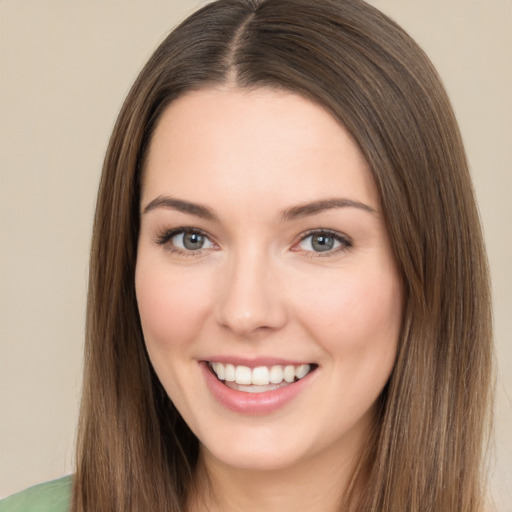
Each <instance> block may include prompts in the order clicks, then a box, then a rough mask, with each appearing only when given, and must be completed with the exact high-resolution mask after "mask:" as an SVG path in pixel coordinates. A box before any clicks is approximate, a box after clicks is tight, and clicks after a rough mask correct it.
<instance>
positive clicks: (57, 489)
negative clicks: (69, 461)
mask: <svg viewBox="0 0 512 512" xmlns="http://www.w3.org/2000/svg"><path fill="white" fill-rule="evenodd" d="M72 484H73V477H72V476H71V475H70V476H65V477H63V478H59V479H58V480H52V481H51V482H46V483H44V484H39V485H35V486H34V487H30V488H28V489H26V490H24V491H21V492H18V493H16V494H13V495H12V496H9V497H8V498H5V499H4V500H1V501H0V512H68V511H69V508H70V506H71V487H72Z"/></svg>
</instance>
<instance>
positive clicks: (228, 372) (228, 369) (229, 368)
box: [213, 363, 235, 382]
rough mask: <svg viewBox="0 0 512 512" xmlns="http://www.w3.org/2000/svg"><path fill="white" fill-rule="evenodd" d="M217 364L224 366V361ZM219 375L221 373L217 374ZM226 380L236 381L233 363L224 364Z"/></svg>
mask: <svg viewBox="0 0 512 512" xmlns="http://www.w3.org/2000/svg"><path fill="white" fill-rule="evenodd" d="M217 364H218V365H220V366H224V365H223V364H222V363H217ZM213 371H215V370H213ZM217 377H219V374H217ZM219 379H220V377H219ZM224 380H226V381H228V382H235V367H234V366H233V365H232V364H227V365H226V366H224Z"/></svg>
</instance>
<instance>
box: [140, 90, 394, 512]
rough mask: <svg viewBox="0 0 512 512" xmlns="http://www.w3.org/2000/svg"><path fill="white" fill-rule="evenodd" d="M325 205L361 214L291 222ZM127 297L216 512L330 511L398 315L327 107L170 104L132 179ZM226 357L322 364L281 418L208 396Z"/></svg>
mask: <svg viewBox="0 0 512 512" xmlns="http://www.w3.org/2000/svg"><path fill="white" fill-rule="evenodd" d="M162 197H166V198H171V199H173V200H176V199H178V200H180V201H186V202H188V203H193V204H195V205H202V206H204V207H206V208H207V209H208V214H209V215H208V216H205V211H204V210H197V209H194V210H193V209H191V208H190V207H188V208H187V210H188V211H179V210H183V208H182V207H179V208H178V209H176V207H173V206H172V205H170V204H169V201H167V204H166V203H165V201H163V202H162V201H158V198H160V199H162ZM333 199H336V200H338V199H343V200H349V201H352V202H354V203H355V202H357V204H351V203H348V205H345V206H340V204H336V206H335V207H328V208H327V207H326V203H322V204H321V205H320V206H321V207H320V211H312V210H314V209H311V208H310V209H309V210H308V211H302V212H301V214H298V213H297V208H296V207H298V206H303V205H305V204H309V203H316V202H319V201H326V200H333ZM155 200H157V201H156V202H155ZM150 204H151V206H150V207H149V208H148V205H150ZM361 204H362V205H365V206H366V207H361ZM327 205H330V206H333V203H328V204H327ZM283 212H287V213H286V214H284V213H283ZM294 213H295V215H294ZM180 228H190V229H195V230H200V232H201V233H202V234H203V236H205V238H204V244H203V247H202V248H201V249H199V250H187V249H185V248H183V247H184V246H183V245H182V242H183V236H182V235H181V234H180V233H179V232H176V231H174V232H173V235H172V236H169V234H168V233H169V231H170V230H179V229H180ZM322 230H323V231H324V232H325V230H328V231H329V232H331V233H330V236H333V235H332V232H334V233H335V235H334V237H335V238H336V237H339V238H337V239H336V242H335V243H334V245H333V248H332V249H331V250H327V251H323V252H318V251H317V250H315V247H314V246H313V245H312V241H313V239H312V238H311V231H313V235H315V234H316V235H318V234H322V233H321V232H322ZM319 232H320V233H319ZM166 233H167V236H166ZM324 234H325V233H324ZM328 234H329V233H328ZM136 292H137V300H138V305H139V311H140V316H141V321H142V328H143V332H144V337H145V341H146V346H147V349H148V353H149V356H150V359H151V361H152V364H153V366H154V368H155V370H156V373H157V375H158V377H159V379H160V380H161V382H162V384H163V386H164V388H165V389H166V391H167V393H168V394H169V396H170V398H171V399H172V400H173V402H174V404H175V405H176V407H177V408H178V410H179V411H180V413H181V414H182V415H183V417H184V419H185V420H186V422H187V423H188V425H189V426H190V428H191V429H192V431H193V432H194V433H195V434H196V435H197V437H198V439H199V441H200V446H201V448H200V463H199V469H198V475H199V476H201V475H202V476H205V475H207V477H208V480H209V481H210V483H211V489H213V493H210V494H206V495H205V496H203V497H201V499H203V500H206V502H207V504H208V506H209V507H210V509H211V510H223V511H230V510H247V511H251V510H262V508H261V507H265V508H266V510H280V511H283V510H298V509H303V510H323V511H329V510H335V509H336V505H337V503H339V500H340V497H341V495H342V492H343V488H342V487H340V482H341V485H343V483H346V482H347V479H348V477H349V474H350V471H351V470H352V469H353V467H354V462H355V460H356V458H357V456H358V453H359V451H360V450H361V448H362V447H363V446H364V444H365V442H366V440H367V438H368V431H369V429H370V428H371V425H372V423H373V421H374V417H375V403H376V400H377V398H378V396H379V394H380V393H381V391H382V389H383V387H384V386H385V384H386V382H387V380H388V378H389V375H390V373H391V370H392V367H393V364H394V360H395V357H396V350H397V341H398V337H399V333H400V326H401V317H402V289H401V284H400V280H399V277H398V274H397V271H396V267H395V263H394V258H393V254H392V251H391V248H390V243H389V237H388V234H387V230H386V226H385V223H384V220H383V218H382V215H381V213H380V204H379V197H378V193H377V190H376V187H375V184H374V182H373V179H372V177H371V174H370V171H369V169H368V166H367V164H366V162H365V160H364V158H363V156H362V154H361V152H360V151H359V149H358V147H357V145H356V144H355V143H354V141H353V140H352V138H351V137H350V135H349V134H348V132H347V131H346V130H345V129H344V128H343V127H342V126H341V125H340V124H339V123H338V122H337V121H336V120H335V119H334V118H333V117H332V116H331V115H330V114H328V113H327V112H326V111H325V110H324V109H323V108H322V107H320V106H318V105H316V104H314V103H312V102H310V101H308V100H306V99H304V98H302V97H301V96H298V95H296V94H292V93H287V92H280V91H275V90H271V89H256V90H251V91H243V90H240V89H236V88H232V87H228V86H225V87H222V88H220V87H219V88H215V89H214V88H211V89H203V90H200V91H195V92H191V93H188V94H186V95H184V96H183V97H181V98H179V99H178V100H176V101H175V102H173V103H172V104H171V105H170V106H169V107H168V108H167V110H166V111H165V112H164V114H163V116H162V118H161V119H160V121H159V124H158V126H157V128H156V131H155V133H154V136H153V139H152V141H151V146H150V151H149V156H148V160H147V162H146V168H145V171H144V179H143V187H142V197H141V231H140V238H139V245H138V258H137V267H136ZM229 358H241V359H243V360H247V361H254V360H257V359H260V360H261V358H263V359H273V358H278V359H280V360H284V361H292V362H304V363H314V364H315V365H318V366H317V368H316V369H315V370H314V372H312V373H311V374H310V375H309V376H308V377H307V379H308V380H307V382H306V381H305V385H303V386H302V388H301V390H300V392H299V393H298V394H296V396H294V397H293V398H292V399H291V400H289V401H287V402H286V403H284V405H282V406H281V407H278V408H277V409H276V410H273V411H271V412H269V413H260V414H244V413H243V412H236V411H232V410H229V409H227V408H226V407H225V406H224V405H222V404H221V403H219V401H218V400H217V399H216V398H215V397H214V396H213V395H212V393H211V390H210V389H209V387H208V385H207V384H206V379H205V376H204V368H205V363H204V361H212V360H213V361H223V360H227V359H229ZM303 384H304V383H303ZM262 488H264V489H265V492H261V490H262ZM200 508H201V507H200V505H198V502H197V501H194V498H192V499H191V504H190V509H191V510H193V509H200Z"/></svg>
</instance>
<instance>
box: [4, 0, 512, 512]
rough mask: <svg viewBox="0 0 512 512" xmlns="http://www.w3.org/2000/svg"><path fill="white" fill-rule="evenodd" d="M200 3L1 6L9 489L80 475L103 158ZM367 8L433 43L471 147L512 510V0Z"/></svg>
mask: <svg viewBox="0 0 512 512" xmlns="http://www.w3.org/2000/svg"><path fill="white" fill-rule="evenodd" d="M200 3H204V2H199V1H195V0H180V1H178V0H167V1H155V0H152V1H125V2H119V1H112V0H103V1H90V0H89V1H85V0H73V1H70V0H67V1H51V0H4V1H1V0H0V496H5V495H7V494H9V493H11V492H13V491H15V490H18V489H21V488H23V487H26V486H28V485H31V484H34V483H36V482H40V481H43V480H48V479H51V478H54V477H58V476H60V475H62V474H63V473H66V472H71V471H72V467H73V466H72V460H73V441H74V435H75V424H76V414H77V408H78V400H79V390H80V378H81V375H80V373H81V352H82V341H83V325H84V311H85V296H86V280H87V259H88V247H89V237H90V230H91V221H92V216H93V205H94V201H95V194H96V187H97V184H98V179H99V172H100V167H101V162H102V158H103V154H104V151H105V148H106V144H107V140H108V137H109V134H110V131H111V128H112V125H113V122H114V120H115V117H116V115H117V112H118V110H119V108H120V105H121V102H122V100H123V98H124V95H125V94H126V93H127V91H128V88H129V86H130V84H131V82H132V81H133V79H134V78H135V76H136V74H137V72H138V70H139V69H140V67H141V66H142V64H143V63H144V62H145V60H146V59H147V58H148V57H149V55H150V53H151V51H152V50H153V49H154V48H155V46H156V45H157V44H158V42H159V41H161V40H162V39H163V37H164V36H165V35H166V34H167V33H168V31H169V29H170V28H171V27H172V26H173V25H174V24H175V23H176V21H177V20H179V19H182V18H183V17H184V16H185V15H186V14H188V13H190V12H191V11H192V10H193V8H194V6H197V5H198V4H200ZM372 3H373V4H375V5H376V6H377V7H379V8H381V9H382V10H383V11H384V12H386V13H388V14H390V15H391V16H392V17H394V18H395V19H396V20H397V21H398V22H399V23H400V24H402V25H403V26H404V27H405V28H406V29H407V30H408V31H409V32H410V33H411V35H413V37H415V38H416V39H417V40H418V42H419V43H420V44H421V45H422V46H423V47H424V49H425V50H427V53H429V55H430V56H431V58H432V60H433V61H434V63H435V64H436V65H437V67H438V69H439V71H440V73H441V75H442V76H443V78H444V80H445V83H446V86H447V88H448V91H449V93H450V95H451V97H452V100H453V103H454V106H455V110H456V112H457V115H458V118H459V120H460V123H461V127H462V131H463V135H464V138H465V141H466V145H467V150H468V153H469V157H470V161H471V164H472V170H473V176H474V181H475V186H476V190H477V195H478V199H479V202H480V209H481V213H482V218H483V222H484V227H485V232H486V237H487V242H488V248H489V253H490V261H491V267H492V274H493V279H494V299H495V325H496V342H497V352H498V362H499V366H500V373H499V376H498V384H497V398H498V403H497V411H496V449H495V454H496V455H495V460H494V462H493V468H494V469H493V470H492V471H491V478H492V487H493V492H494V494H495V497H496V501H497V504H498V508H499V509H500V510H502V511H504V512H509V511H512V402H511V397H512V345H511V342H510V341H511V334H512V314H511V313H512V271H511V268H510V266H511V261H512V236H511V231H512V228H511V226H512V204H511V202H510V199H509V197H510V195H511V193H512V172H511V169H512V157H511V155H512V151H511V148H510V146H511V145H512V101H511V91H512V2H511V1H510V0H479V1H470V0H438V1H432V0H407V1H406V0H402V1H398V0H374V1H373V2H372ZM507 487H508V488H507Z"/></svg>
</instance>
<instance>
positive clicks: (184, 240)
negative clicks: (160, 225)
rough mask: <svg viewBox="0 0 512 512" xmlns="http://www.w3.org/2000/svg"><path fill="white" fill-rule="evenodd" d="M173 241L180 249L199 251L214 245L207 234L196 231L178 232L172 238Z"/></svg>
mask: <svg viewBox="0 0 512 512" xmlns="http://www.w3.org/2000/svg"><path fill="white" fill-rule="evenodd" d="M171 242H172V244H173V245H174V246H175V247H177V248H178V249H185V250H187V251H198V250H200V249H210V248H211V247H213V244H212V242H211V241H210V240H209V239H208V238H207V237H206V236H204V235H203V234H202V233H198V232H195V231H189V232H181V233H177V234H176V235H174V236H173V237H172V238H171Z"/></svg>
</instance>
